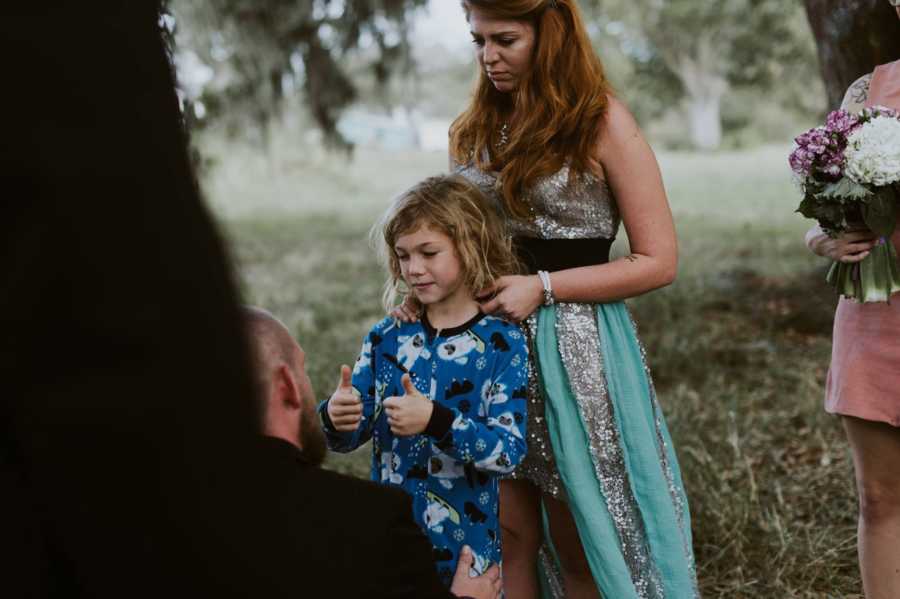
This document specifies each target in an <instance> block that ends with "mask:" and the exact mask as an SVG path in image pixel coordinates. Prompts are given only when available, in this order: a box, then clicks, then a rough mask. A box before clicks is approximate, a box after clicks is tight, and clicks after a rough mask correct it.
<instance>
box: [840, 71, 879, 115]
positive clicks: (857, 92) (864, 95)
mask: <svg viewBox="0 0 900 599" xmlns="http://www.w3.org/2000/svg"><path fill="white" fill-rule="evenodd" d="M871 82H872V75H871V73H870V74H868V75H864V76H862V77H860V78H859V79H857V80H856V81H855V82H854V83H853V85H851V86H850V87H849V89H847V93H846V95H845V96H844V102H843V103H842V104H843V105H844V106H845V107H849V106H847V105H848V104H849V105H859V106H862V105H863V104H865V103H866V100H868V99H869V84H870V83H871Z"/></svg>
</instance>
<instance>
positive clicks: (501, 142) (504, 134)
mask: <svg viewBox="0 0 900 599" xmlns="http://www.w3.org/2000/svg"><path fill="white" fill-rule="evenodd" d="M508 143H509V123H503V124H502V125H501V126H500V139H498V140H497V144H496V147H497V149H500V148H502V147H503V146H505V145H506V144H508Z"/></svg>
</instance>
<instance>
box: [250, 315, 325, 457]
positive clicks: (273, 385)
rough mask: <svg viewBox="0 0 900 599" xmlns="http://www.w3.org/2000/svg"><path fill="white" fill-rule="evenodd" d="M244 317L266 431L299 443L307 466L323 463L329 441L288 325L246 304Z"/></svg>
mask: <svg viewBox="0 0 900 599" xmlns="http://www.w3.org/2000/svg"><path fill="white" fill-rule="evenodd" d="M244 318H245V320H246V326H247V332H248V333H249V337H250V340H251V343H252V344H253V354H254V356H255V362H256V364H255V368H254V370H255V373H256V380H257V389H258V392H257V397H258V402H259V412H260V425H261V429H262V430H261V432H262V433H263V434H265V435H269V436H270V437H278V438H280V439H284V440H285V441H287V442H289V443H292V444H294V445H296V446H297V447H299V448H300V451H301V453H302V455H303V456H304V457H305V458H306V461H307V462H309V463H311V464H320V463H321V462H322V460H323V459H324V457H325V437H324V434H323V433H322V429H321V427H320V425H319V418H318V415H317V414H316V402H315V399H314V397H315V395H314V394H313V390H312V384H311V383H310V380H309V376H307V374H306V356H305V355H304V353H303V349H302V348H301V347H300V345H299V344H298V343H297V342H296V341H294V338H293V337H292V336H291V334H290V332H289V331H288V329H287V327H286V326H284V325H283V324H282V323H281V322H280V321H279V320H278V319H277V318H275V317H274V316H273V315H272V314H270V313H269V312H266V311H265V310H263V309H262V308H255V307H250V306H245V307H244Z"/></svg>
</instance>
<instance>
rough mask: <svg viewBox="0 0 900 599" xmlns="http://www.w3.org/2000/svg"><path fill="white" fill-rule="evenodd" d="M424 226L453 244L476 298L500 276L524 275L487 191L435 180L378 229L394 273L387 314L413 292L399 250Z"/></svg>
mask: <svg viewBox="0 0 900 599" xmlns="http://www.w3.org/2000/svg"><path fill="white" fill-rule="evenodd" d="M422 226H425V227H429V228H431V229H433V230H435V231H440V232H441V233H443V234H444V235H446V236H447V237H449V238H450V239H452V240H453V244H454V249H455V252H456V257H457V258H458V259H459V262H460V267H461V270H462V273H463V277H464V281H463V283H464V284H465V285H466V286H467V288H468V289H470V290H471V291H472V292H473V294H474V293H475V292H477V291H478V290H479V289H483V288H485V287H487V286H489V285H491V284H492V283H493V282H494V281H496V280H497V279H498V278H499V277H502V276H505V275H510V274H518V273H520V272H522V266H521V263H520V262H519V260H518V258H517V257H516V254H515V252H514V251H513V247H512V239H511V238H510V236H509V235H508V234H507V231H506V228H505V225H504V221H503V220H502V219H501V218H500V215H499V214H498V213H497V210H496V208H495V207H494V206H493V205H492V204H491V203H490V201H489V200H488V199H487V198H486V197H485V195H484V194H483V193H482V192H481V190H480V189H478V187H476V186H475V185H474V184H472V183H471V182H470V181H468V180H467V179H465V178H464V177H462V176H460V175H438V176H434V177H429V178H428V179H425V180H424V181H422V182H420V183H418V184H417V185H414V186H413V187H411V188H409V189H408V190H406V191H405V192H403V193H402V194H400V195H399V196H398V197H397V198H396V199H395V200H394V202H393V203H392V204H391V206H390V208H388V210H387V211H386V212H385V213H384V215H383V216H382V218H381V219H380V220H379V221H378V222H377V223H376V224H375V226H374V227H373V228H372V240H373V242H374V245H375V246H376V248H377V249H378V253H379V256H380V258H381V260H382V263H383V264H384V266H385V268H386V269H387V271H388V280H387V282H386V283H385V286H384V295H383V297H382V299H383V301H384V307H385V309H387V310H390V309H391V308H392V307H393V306H394V305H395V303H396V302H397V300H398V297H399V296H403V295H405V294H407V293H409V288H408V287H406V283H405V281H404V280H403V275H402V273H401V270H400V260H399V258H398V257H397V252H396V251H395V250H394V245H395V244H396V243H397V239H399V238H400V237H402V236H403V235H406V234H408V233H412V232H415V231H416V230H417V229H418V228H419V227H422Z"/></svg>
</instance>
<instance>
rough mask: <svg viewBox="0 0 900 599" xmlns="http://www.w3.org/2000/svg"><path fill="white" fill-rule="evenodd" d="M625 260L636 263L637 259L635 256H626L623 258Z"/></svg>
mask: <svg viewBox="0 0 900 599" xmlns="http://www.w3.org/2000/svg"><path fill="white" fill-rule="evenodd" d="M625 259H626V260H628V261H629V262H637V259H638V257H637V255H635V254H628V255H627V256H625Z"/></svg>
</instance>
